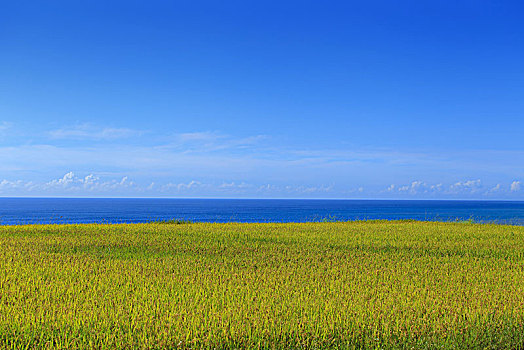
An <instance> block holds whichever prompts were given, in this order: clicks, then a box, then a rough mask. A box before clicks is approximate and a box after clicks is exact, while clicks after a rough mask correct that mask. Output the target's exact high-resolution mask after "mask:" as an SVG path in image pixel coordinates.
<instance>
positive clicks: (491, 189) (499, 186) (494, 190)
mask: <svg viewBox="0 0 524 350" xmlns="http://www.w3.org/2000/svg"><path fill="white" fill-rule="evenodd" d="M501 190H502V185H501V184H496V185H495V186H494V187H492V188H490V189H489V191H488V192H486V193H487V194H490V193H497V192H500V191H501Z"/></svg>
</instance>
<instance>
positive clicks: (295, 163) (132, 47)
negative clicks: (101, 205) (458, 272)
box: [0, 1, 524, 200]
mask: <svg viewBox="0 0 524 350" xmlns="http://www.w3.org/2000/svg"><path fill="white" fill-rule="evenodd" d="M523 13H524V5H522V4H521V2H519V1H403V2H393V1H365V2H364V1H363V2H353V1H327V2H318V1H315V2H309V1H261V2H249V1H215V2H208V1H165V2H163V1H147V2H134V1H121V2H120V1H89V2H87V1H86V2H76V1H53V2H41V1H39V2H30V1H16V2H2V4H1V5H0V48H1V54H0V77H1V78H0V196H75V197H77V196H82V197H84V196H86V197H99V196H100V197H113V196H115V197H239V198H251V197H252V198H428V199H443V198H450V199H458V198H462V199H516V200H522V199H524V141H523V137H522V135H523V134H524V98H523V96H524V69H523V65H522V62H524V45H522V43H523V42H524V18H523V17H524V16H523Z"/></svg>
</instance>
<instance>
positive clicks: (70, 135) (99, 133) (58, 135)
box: [49, 123, 142, 140]
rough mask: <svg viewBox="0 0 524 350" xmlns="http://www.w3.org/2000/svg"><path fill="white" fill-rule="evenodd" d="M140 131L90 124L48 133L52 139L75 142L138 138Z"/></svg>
mask: <svg viewBox="0 0 524 350" xmlns="http://www.w3.org/2000/svg"><path fill="white" fill-rule="evenodd" d="M141 134H142V132H141V131H138V130H133V129H128V128H110V127H97V126H94V125H91V124H87V123H86V124H79V125H75V126H71V127H66V128H62V129H56V130H51V131H49V135H50V136H51V138H53V139H76V140H87V139H92V140H114V139H121V138H130V137H134V136H140V135H141Z"/></svg>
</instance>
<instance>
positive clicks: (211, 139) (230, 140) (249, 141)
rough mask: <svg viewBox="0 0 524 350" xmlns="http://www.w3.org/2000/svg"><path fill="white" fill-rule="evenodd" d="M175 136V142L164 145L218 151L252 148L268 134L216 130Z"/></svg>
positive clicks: (178, 148) (184, 150)
mask: <svg viewBox="0 0 524 350" xmlns="http://www.w3.org/2000/svg"><path fill="white" fill-rule="evenodd" d="M173 138H174V141H173V142H171V143H169V144H167V145H165V146H162V147H163V148H167V149H177V150H181V151H183V152H217V151H225V150H234V149H246V148H250V147H253V146H255V145H257V144H258V143H259V142H260V141H262V140H264V139H267V138H268V136H266V135H254V136H248V137H233V136H230V135H226V134H222V133H219V132H216V131H203V132H190V133H181V134H175V135H174V137H173Z"/></svg>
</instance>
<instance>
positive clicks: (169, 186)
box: [161, 180, 202, 192]
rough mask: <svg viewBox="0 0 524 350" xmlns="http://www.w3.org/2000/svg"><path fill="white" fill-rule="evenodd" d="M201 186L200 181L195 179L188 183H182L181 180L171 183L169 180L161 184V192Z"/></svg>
mask: <svg viewBox="0 0 524 350" xmlns="http://www.w3.org/2000/svg"><path fill="white" fill-rule="evenodd" d="M201 186H202V183H201V182H200V181H196V180H191V181H190V182H188V183H183V182H181V183H172V182H169V183H167V184H165V185H163V186H162V188H161V192H172V191H176V192H180V191H187V190H192V189H195V188H198V187H201Z"/></svg>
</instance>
